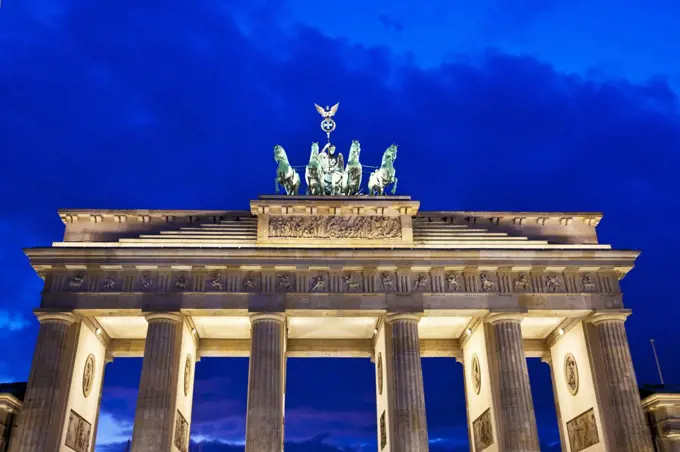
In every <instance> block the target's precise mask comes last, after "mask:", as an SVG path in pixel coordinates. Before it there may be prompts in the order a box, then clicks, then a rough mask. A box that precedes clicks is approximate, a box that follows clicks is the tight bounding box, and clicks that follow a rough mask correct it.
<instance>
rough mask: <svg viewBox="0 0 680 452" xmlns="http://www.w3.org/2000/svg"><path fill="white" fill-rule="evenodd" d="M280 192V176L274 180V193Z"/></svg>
mask: <svg viewBox="0 0 680 452" xmlns="http://www.w3.org/2000/svg"><path fill="white" fill-rule="evenodd" d="M278 192H279V178H278V176H277V177H275V178H274V193H278Z"/></svg>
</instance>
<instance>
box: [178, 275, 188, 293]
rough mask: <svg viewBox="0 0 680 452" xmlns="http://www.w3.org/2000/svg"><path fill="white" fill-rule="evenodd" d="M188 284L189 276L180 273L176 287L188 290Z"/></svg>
mask: <svg viewBox="0 0 680 452" xmlns="http://www.w3.org/2000/svg"><path fill="white" fill-rule="evenodd" d="M188 285H189V277H188V276H187V275H179V276H178V277H177V279H175V287H177V288H178V289H179V290H186V289H187V286H188Z"/></svg>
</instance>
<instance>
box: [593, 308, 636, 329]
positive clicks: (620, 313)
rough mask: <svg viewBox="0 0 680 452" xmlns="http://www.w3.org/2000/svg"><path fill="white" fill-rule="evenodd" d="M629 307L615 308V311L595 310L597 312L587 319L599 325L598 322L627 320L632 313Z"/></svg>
mask: <svg viewBox="0 0 680 452" xmlns="http://www.w3.org/2000/svg"><path fill="white" fill-rule="evenodd" d="M631 313H632V312H631V311H630V310H629V309H624V310H614V311H595V313H594V314H593V315H592V316H590V317H589V318H588V319H587V320H586V321H587V322H590V323H592V324H595V325H597V324H598V323H602V322H607V321H615V322H625V321H626V319H627V318H628V316H629V315H631Z"/></svg>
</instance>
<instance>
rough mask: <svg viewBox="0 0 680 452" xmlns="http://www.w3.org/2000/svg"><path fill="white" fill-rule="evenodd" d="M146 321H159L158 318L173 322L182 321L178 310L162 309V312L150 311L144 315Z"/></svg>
mask: <svg viewBox="0 0 680 452" xmlns="http://www.w3.org/2000/svg"><path fill="white" fill-rule="evenodd" d="M144 318H145V319H146V321H147V322H149V323H151V322H154V321H160V320H165V321H170V322H174V323H180V322H181V321H182V316H181V315H180V313H179V312H170V311H164V312H150V313H148V314H146V315H145V316H144Z"/></svg>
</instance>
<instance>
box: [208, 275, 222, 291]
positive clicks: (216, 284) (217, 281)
mask: <svg viewBox="0 0 680 452" xmlns="http://www.w3.org/2000/svg"><path fill="white" fill-rule="evenodd" d="M210 287H212V288H213V289H218V290H222V289H224V284H222V275H220V274H219V273H216V274H214V275H212V276H211V277H210Z"/></svg>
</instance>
